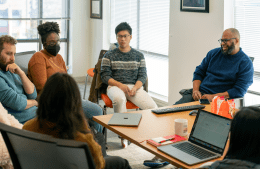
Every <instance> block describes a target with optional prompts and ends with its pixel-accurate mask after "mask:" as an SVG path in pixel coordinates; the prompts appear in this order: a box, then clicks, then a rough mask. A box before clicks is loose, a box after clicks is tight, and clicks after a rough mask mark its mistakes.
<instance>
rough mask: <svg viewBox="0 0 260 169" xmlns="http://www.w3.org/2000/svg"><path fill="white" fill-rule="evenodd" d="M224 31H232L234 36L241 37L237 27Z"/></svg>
mask: <svg viewBox="0 0 260 169" xmlns="http://www.w3.org/2000/svg"><path fill="white" fill-rule="evenodd" d="M224 32H226V33H230V34H231V36H232V38H237V39H240V33H239V31H238V30H237V29H236V28H228V29H226V30H225V31H224ZM224 32H223V34H224Z"/></svg>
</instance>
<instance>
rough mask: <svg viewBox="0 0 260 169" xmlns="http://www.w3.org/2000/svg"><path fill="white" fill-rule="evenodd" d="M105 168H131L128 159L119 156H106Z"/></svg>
mask: <svg viewBox="0 0 260 169" xmlns="http://www.w3.org/2000/svg"><path fill="white" fill-rule="evenodd" d="M104 159H105V162H106V166H105V169H131V167H130V165H129V163H128V161H127V160H126V159H123V158H121V157H118V156H106V157H105V158H104Z"/></svg>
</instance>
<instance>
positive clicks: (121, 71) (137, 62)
mask: <svg viewBox="0 0 260 169" xmlns="http://www.w3.org/2000/svg"><path fill="white" fill-rule="evenodd" d="M115 33H116V38H117V42H118V44H119V47H118V48H115V49H113V50H110V51H108V52H107V53H106V54H105V55H104V57H103V59H102V63H101V79H102V81H103V82H104V83H106V84H108V88H107V95H108V97H109V98H110V99H111V100H112V103H113V107H114V112H115V113H123V112H126V101H127V100H130V101H131V102H133V103H134V104H135V105H136V106H138V107H140V109H142V110H145V109H156V108H157V105H156V103H155V102H154V101H153V99H152V98H151V97H150V96H149V94H148V93H147V92H145V91H144V90H143V85H144V83H145V82H146V78H147V74H146V65H145V59H144V55H143V54H142V53H141V52H139V51H137V50H135V49H133V48H131V47H130V45H129V43H130V41H131V39H132V28H131V27H130V26H129V25H128V24H127V23H126V22H122V23H120V24H119V25H118V26H117V27H116V29H115ZM124 141H126V140H124V139H122V138H121V143H122V146H123V147H126V146H127V143H125V142H124ZM167 164H169V163H168V162H166V161H163V160H161V159H158V158H157V157H154V158H153V159H152V160H145V161H144V165H146V166H149V167H158V166H164V165H167Z"/></svg>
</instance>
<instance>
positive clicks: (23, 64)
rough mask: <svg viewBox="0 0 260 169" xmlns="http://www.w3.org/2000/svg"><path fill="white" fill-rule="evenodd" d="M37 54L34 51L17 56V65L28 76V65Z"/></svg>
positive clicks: (17, 54)
mask: <svg viewBox="0 0 260 169" xmlns="http://www.w3.org/2000/svg"><path fill="white" fill-rule="evenodd" d="M35 52H36V51H35V50H33V51H28V52H21V53H16V54H15V63H16V64H17V65H18V66H19V67H20V68H21V69H22V70H23V71H24V72H25V74H26V75H27V74H28V63H29V61H30V59H31V57H32V55H33V54H34V53H35Z"/></svg>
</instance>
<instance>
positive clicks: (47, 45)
mask: <svg viewBox="0 0 260 169" xmlns="http://www.w3.org/2000/svg"><path fill="white" fill-rule="evenodd" d="M37 29H38V33H39V34H40V37H41V41H42V44H43V48H44V49H42V50H41V51H38V52H36V53H35V54H34V55H33V56H32V58H31V59H30V61H29V64H28V77H29V79H30V80H31V81H32V82H33V84H34V85H35V87H36V90H37V93H38V97H39V96H40V95H41V91H42V89H43V87H44V85H45V83H46V81H47V79H48V78H49V77H50V76H51V75H53V74H54V73H57V72H60V73H67V69H66V65H65V62H64V60H63V58H62V56H61V55H60V54H58V53H59V51H60V37H59V33H60V28H59V25H58V24H57V22H46V23H44V24H41V25H39V26H38V27H37ZM82 107H83V111H84V114H85V116H86V117H87V118H88V119H89V124H90V126H94V127H95V129H96V130H97V131H98V132H102V126H101V125H100V124H98V123H97V122H94V121H93V120H92V117H93V116H98V115H102V114H103V111H102V109H101V108H100V106H98V105H97V104H94V103H92V102H90V101H88V100H84V101H82Z"/></svg>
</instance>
